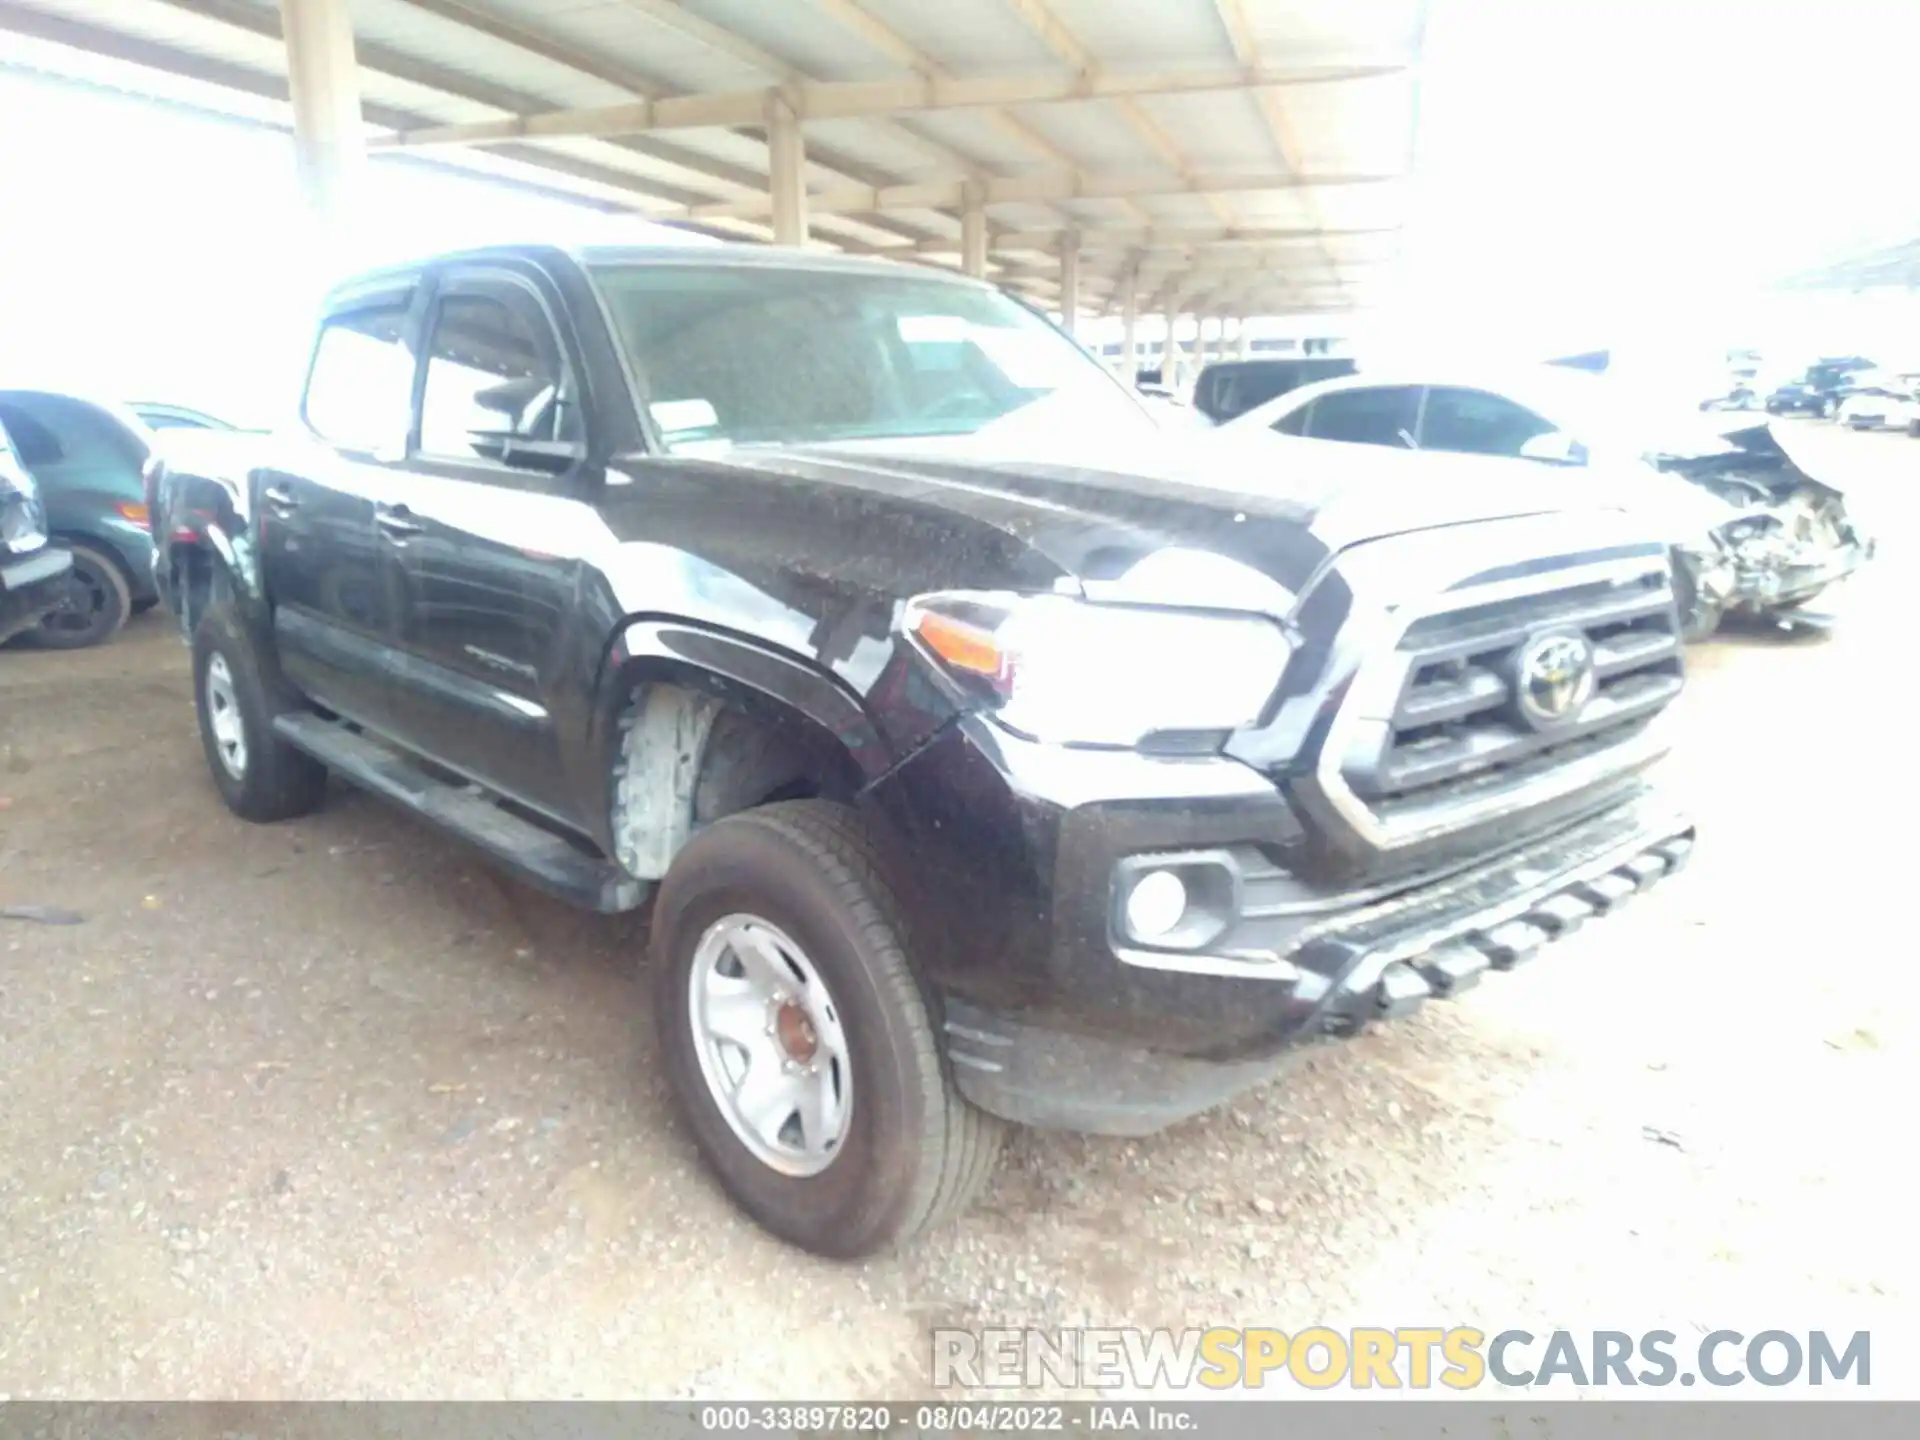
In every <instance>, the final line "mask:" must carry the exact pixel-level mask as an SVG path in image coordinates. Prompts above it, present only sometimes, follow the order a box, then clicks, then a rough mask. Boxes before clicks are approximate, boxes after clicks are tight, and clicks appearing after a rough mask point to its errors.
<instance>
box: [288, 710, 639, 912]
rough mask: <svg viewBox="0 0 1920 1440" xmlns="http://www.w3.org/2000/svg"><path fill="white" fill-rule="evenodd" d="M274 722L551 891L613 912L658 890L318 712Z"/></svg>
mask: <svg viewBox="0 0 1920 1440" xmlns="http://www.w3.org/2000/svg"><path fill="white" fill-rule="evenodd" d="M273 728H274V730H275V732H276V733H277V734H279V735H280V737H281V738H282V739H284V740H286V741H287V743H288V744H290V745H295V746H297V747H299V748H300V749H302V750H304V751H306V753H307V754H309V755H311V756H312V757H313V758H314V759H316V760H318V761H319V762H320V763H321V764H322V765H325V766H326V767H327V768H328V769H329V770H334V771H337V772H339V774H340V775H342V776H343V777H345V778H346V779H348V780H351V781H352V782H353V783H354V784H356V785H358V786H360V787H362V788H363V789H367V790H371V791H372V792H373V793H374V794H376V795H379V796H381V797H383V798H384V799H387V800H391V801H393V802H395V803H396V804H399V805H403V806H405V807H406V808H407V809H409V810H411V811H413V812H414V813H415V814H417V815H421V816H423V817H425V818H426V819H428V820H430V821H432V822H433V823H434V824H435V825H438V826H440V827H441V828H442V829H443V830H449V831H451V832H452V833H453V834H455V835H458V836H459V837H460V838H461V839H463V840H466V841H468V842H469V843H471V844H473V845H476V846H478V847H479V848H480V849H482V850H484V851H485V852H486V853H487V854H488V855H490V856H492V857H493V859H494V860H495V861H497V862H498V863H499V864H501V865H503V866H504V867H506V868H507V869H508V870H510V871H512V872H513V873H514V874H516V875H519V876H520V877H521V878H523V879H525V880H527V881H529V882H531V883H532V884H534V885H538V886H539V887H540V888H541V889H542V890H545V891H547V892H548V893H549V894H552V895H557V896H559V897H560V898H561V899H562V900H567V901H571V902H572V903H573V904H575V905H579V906H582V907H584V908H585V909H588V910H597V911H599V912H600V913H601V914H604V915H611V914H614V913H615V912H617V911H621V910H633V909H636V908H638V906H639V905H640V904H641V903H642V902H643V901H644V900H645V899H646V898H647V894H648V892H649V891H650V890H651V889H652V888H653V887H652V886H651V885H649V884H647V883H646V882H644V881H640V880H636V879H634V878H633V877H632V876H631V875H629V874H627V873H626V872H625V871H624V870H622V869H621V868H620V867H619V866H617V865H615V864H613V863H611V862H610V861H607V860H598V859H595V858H594V857H593V856H591V855H588V854H585V853H584V852H582V851H580V850H578V849H575V848H574V847H573V846H572V845H569V844H568V843H567V842H566V841H565V840H562V839H561V838H560V837H559V836H558V835H555V834H553V833H551V832H550V831H547V830H543V829H541V828H540V827H539V826H538V825H535V824H532V823H531V822H529V821H526V820H522V819H521V818H520V817H519V816H518V815H515V814H513V813H512V812H511V811H508V810H506V809H504V808H502V807H501V806H500V805H498V804H496V803H494V801H492V800H491V799H489V798H487V796H486V795H484V794H478V793H476V792H475V791H474V790H472V789H469V788H467V787H465V786H461V785H452V784H448V783H447V782H446V781H443V780H438V779H435V778H434V777H433V776H432V775H429V774H428V773H427V772H426V771H425V770H422V769H421V768H420V767H419V766H417V765H415V764H414V763H413V762H412V761H411V760H409V759H407V758H406V757H405V756H404V755H401V754H399V753H398V752H397V751H394V750H391V749H389V748H388V747H387V746H385V745H382V744H380V743H379V742H378V741H376V740H370V739H368V738H367V737H366V736H364V735H361V734H357V733H356V732H354V731H352V730H349V729H348V728H347V727H346V726H345V725H342V724H340V723H339V722H338V721H334V720H323V719H321V718H320V717H319V716H318V715H279V716H276V717H275V718H274V722H273Z"/></svg>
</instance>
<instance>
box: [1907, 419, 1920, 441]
mask: <svg viewBox="0 0 1920 1440" xmlns="http://www.w3.org/2000/svg"><path fill="white" fill-rule="evenodd" d="M1907 437H1908V438H1909V439H1911V440H1920V420H1909V421H1908V422H1907Z"/></svg>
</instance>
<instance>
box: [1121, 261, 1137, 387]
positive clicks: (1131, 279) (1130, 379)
mask: <svg viewBox="0 0 1920 1440" xmlns="http://www.w3.org/2000/svg"><path fill="white" fill-rule="evenodd" d="M1125 283H1126V289H1125V291H1124V292H1123V298H1122V299H1121V302H1120V305H1121V309H1120V378H1121V379H1122V380H1123V381H1125V382H1126V384H1127V386H1128V387H1129V388H1131V387H1132V385H1133V383H1134V378H1135V377H1136V376H1137V375H1139V373H1140V361H1139V358H1138V353H1137V350H1136V347H1135V344H1134V341H1135V339H1136V337H1137V336H1138V334H1139V330H1140V278H1139V276H1138V275H1137V274H1136V273H1135V270H1134V269H1133V268H1130V269H1129V270H1128V271H1127V278H1126V282H1125Z"/></svg>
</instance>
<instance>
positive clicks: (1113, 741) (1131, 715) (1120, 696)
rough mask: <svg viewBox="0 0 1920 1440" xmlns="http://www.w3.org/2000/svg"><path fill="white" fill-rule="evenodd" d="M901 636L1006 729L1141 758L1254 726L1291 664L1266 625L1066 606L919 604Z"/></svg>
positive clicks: (1048, 600) (1010, 598)
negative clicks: (1151, 744)
mask: <svg viewBox="0 0 1920 1440" xmlns="http://www.w3.org/2000/svg"><path fill="white" fill-rule="evenodd" d="M905 626H906V630H907V633H908V634H909V635H911V636H912V637H913V639H914V640H915V642H916V643H917V644H918V645H919V646H920V647H921V649H922V650H923V651H925V652H926V654H927V655H928V656H929V657H930V658H931V659H932V660H933V661H934V662H935V663H936V664H938V665H939V666H940V668H941V669H942V670H943V671H945V672H946V673H947V674H948V675H950V676H952V677H953V678H954V679H955V680H957V681H958V682H960V683H961V684H962V685H964V686H966V687H967V688H968V689H970V690H971V691H972V692H973V693H975V694H976V695H977V696H978V697H979V698H980V699H981V700H982V701H983V702H984V703H985V705H986V706H987V707H988V708H989V709H991V710H992V712H993V715H994V718H995V719H997V720H998V721H999V722H1000V723H1001V724H1002V725H1005V726H1006V727H1007V728H1008V729H1010V730H1014V731H1017V732H1018V733H1020V734H1022V735H1026V736H1030V737H1031V738H1033V739H1036V740H1046V741H1051V742H1054V743H1057V744H1078V745H1114V746H1126V747H1133V746H1137V745H1139V744H1140V743H1141V742H1142V741H1143V740H1145V739H1146V738H1147V737H1149V736H1155V735H1167V736H1169V738H1171V737H1172V736H1174V735H1181V734H1184V735H1187V736H1190V737H1205V736H1208V735H1218V734H1220V733H1222V732H1225V731H1230V730H1235V729H1238V728H1240V727H1241V726H1243V725H1249V724H1251V723H1253V722H1254V721H1255V720H1257V719H1259V718H1260V714H1261V712H1262V711H1263V710H1264V709H1265V708H1266V705H1267V701H1268V700H1269V699H1270V698H1271V697H1272V695H1273V692H1274V691H1275V690H1276V689H1277V688H1278V687H1279V684H1280V676H1281V672H1282V671H1284V670H1285V669H1286V664H1287V657H1288V653H1289V647H1288V645H1287V638H1286V635H1285V634H1284V633H1283V632H1282V631H1281V629H1280V627H1279V626H1278V625H1277V624H1275V623H1274V622H1273V621H1272V620H1269V619H1267V618H1265V617H1263V616H1258V615H1244V614H1220V613H1216V612H1195V611H1185V610H1167V609H1158V608H1150V607H1145V606H1133V605H1097V604H1092V603H1090V602H1088V601H1085V600H1078V599H1074V598H1073V597H1071V596H1066V595H1026V596H1020V595H986V594H975V593H963V592H947V593H943V594H937V595H922V596H919V597H918V598H916V599H915V600H913V601H911V602H910V603H909V604H908V606H907V611H906V617H905Z"/></svg>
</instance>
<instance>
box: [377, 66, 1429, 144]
mask: <svg viewBox="0 0 1920 1440" xmlns="http://www.w3.org/2000/svg"><path fill="white" fill-rule="evenodd" d="M1400 68H1401V67H1399V66H1396V65H1339V66H1316V67H1307V68H1294V69H1245V68H1240V67H1235V68H1232V69H1218V68H1214V69H1203V70H1165V71H1157V72H1151V73H1149V72H1128V73H1125V74H1113V73H1103V74H1098V75H1061V74H1058V73H1045V74H1031V73H1030V74H1024V75H971V76H967V77H965V78H963V79H947V80H936V79H934V78H932V77H930V76H925V75H918V76H912V77H908V78H903V79H896V80H837V81H813V80H808V81H801V82H798V83H791V84H788V85H785V86H783V87H779V88H780V89H781V92H782V94H783V95H784V96H785V98H786V99H787V101H788V102H789V103H790V104H791V105H792V106H793V109H794V113H795V114H797V115H798V116H799V117H800V118H801V119H803V120H847V119H857V118H860V117H863V116H865V117H872V116H891V115H901V114H911V113H915V112H925V111H930V110H968V109H990V108H994V107H998V106H1005V105H1043V104H1049V103H1054V102H1061V101H1078V100H1099V99H1106V98H1111V97H1115V96H1122V95H1191V94H1202V93H1207V92H1211V91H1227V90H1249V91H1252V90H1260V89H1264V88H1268V87H1273V86H1281V87H1285V86H1294V85H1331V84H1339V83H1341V82H1343V81H1349V80H1360V79H1367V78H1371V77H1373V76H1376V75H1385V74H1393V73H1396V72H1397V71H1398V70H1399V69H1400ZM767 95H768V90H767V88H765V87H762V88H759V89H753V90H722V91H713V92H709V93H707V94H700V95H670V96H663V97H661V98H659V99H657V100H639V101H635V102H633V103H632V104H627V105H597V106H588V107H585V108H581V109H572V110H552V111H548V112H546V113H545V114H540V115H525V116H519V117H516V118H514V119H512V120H505V121H481V122H477V123H474V124H469V125H435V126H429V127H427V128H424V129H420V130H411V131H403V132H401V133H399V134H396V135H394V136H392V137H391V138H390V139H387V140H385V141H382V142H379V143H381V144H383V145H385V146H421V145H484V144H489V143H492V142H494V141H498V140H526V139H533V138H538V137H541V136H547V137H558V136H582V135H586V136H606V135H639V134H645V133H648V132H653V131H661V130H697V129H701V128H703V127H711V126H732V125H751V124H754V123H756V122H757V121H758V120H759V119H760V117H762V116H763V115H765V113H766V103H767Z"/></svg>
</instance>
